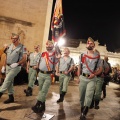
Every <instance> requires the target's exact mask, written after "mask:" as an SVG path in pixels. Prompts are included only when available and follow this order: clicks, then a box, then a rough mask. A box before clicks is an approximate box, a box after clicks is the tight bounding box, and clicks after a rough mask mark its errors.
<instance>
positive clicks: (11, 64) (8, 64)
mask: <svg viewBox="0 0 120 120" xmlns="http://www.w3.org/2000/svg"><path fill="white" fill-rule="evenodd" d="M10 65H12V64H7V66H10ZM18 66H21V65H18Z"/></svg>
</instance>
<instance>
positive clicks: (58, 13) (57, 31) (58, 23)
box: [51, 0, 66, 42]
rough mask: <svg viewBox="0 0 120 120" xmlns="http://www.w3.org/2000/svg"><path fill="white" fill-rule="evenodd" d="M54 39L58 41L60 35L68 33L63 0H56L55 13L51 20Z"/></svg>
mask: <svg viewBox="0 0 120 120" xmlns="http://www.w3.org/2000/svg"><path fill="white" fill-rule="evenodd" d="M51 30H52V40H53V41H54V42H57V41H58V40H59V38H60V37H63V36H64V35H65V34H66V30H65V27H64V17H63V10H62V0H56V3H55V8H54V13H53V17H52V22H51Z"/></svg>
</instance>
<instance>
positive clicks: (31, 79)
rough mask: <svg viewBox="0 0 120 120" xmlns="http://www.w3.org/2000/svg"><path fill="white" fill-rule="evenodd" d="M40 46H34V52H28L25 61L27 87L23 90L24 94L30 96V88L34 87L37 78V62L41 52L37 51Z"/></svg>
mask: <svg viewBox="0 0 120 120" xmlns="http://www.w3.org/2000/svg"><path fill="white" fill-rule="evenodd" d="M39 49H40V46H39V45H36V46H34V52H33V53H31V54H30V56H29V59H28V63H27V73H28V88H27V90H26V89H25V90H24V92H25V93H26V96H32V90H33V87H34V83H35V80H36V78H37V70H38V63H37V61H39V59H40V56H41V54H40V53H39Z"/></svg>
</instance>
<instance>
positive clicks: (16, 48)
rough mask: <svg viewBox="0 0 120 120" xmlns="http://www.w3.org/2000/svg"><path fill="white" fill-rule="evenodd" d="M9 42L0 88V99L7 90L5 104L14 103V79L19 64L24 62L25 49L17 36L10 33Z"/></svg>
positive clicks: (19, 66) (18, 70)
mask: <svg viewBox="0 0 120 120" xmlns="http://www.w3.org/2000/svg"><path fill="white" fill-rule="evenodd" d="M11 40H12V44H11V45H10V46H9V48H8V49H7V51H6V54H7V57H6V77H5V80H4V82H3V84H2V86H1V88H0V97H1V96H2V95H3V93H4V92H5V91H6V90H8V95H9V99H7V100H6V101H4V103H5V104H8V103H12V102H14V96H13V94H14V89H13V82H14V78H15V76H16V75H17V74H18V73H19V72H20V70H21V64H22V63H24V62H25V61H26V48H25V46H23V45H22V44H21V43H20V40H19V35H18V34H14V33H12V37H11ZM2 70H3V67H2Z"/></svg>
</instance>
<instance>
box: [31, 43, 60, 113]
mask: <svg viewBox="0 0 120 120" xmlns="http://www.w3.org/2000/svg"><path fill="white" fill-rule="evenodd" d="M53 48H54V45H53V42H52V41H47V43H46V49H47V51H46V52H43V53H42V55H41V59H40V61H38V63H39V73H38V78H39V79H38V83H39V93H38V96H37V103H36V104H35V106H33V107H32V110H33V111H34V112H35V113H42V112H43V111H45V101H46V95H47V93H48V90H49V87H50V85H51V74H52V73H53V70H54V69H55V66H54V65H55V64H56V63H57V62H58V60H59V58H60V57H61V55H60V53H58V52H57V51H56V50H53ZM56 53H57V54H56Z"/></svg>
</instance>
